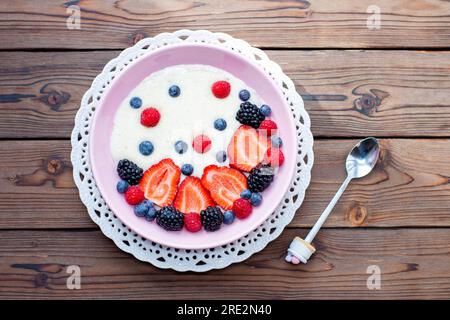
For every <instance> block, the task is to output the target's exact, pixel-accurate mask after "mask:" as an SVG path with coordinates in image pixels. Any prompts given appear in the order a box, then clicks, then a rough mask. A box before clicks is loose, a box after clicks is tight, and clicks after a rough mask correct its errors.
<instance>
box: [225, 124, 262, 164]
mask: <svg viewBox="0 0 450 320" xmlns="http://www.w3.org/2000/svg"><path fill="white" fill-rule="evenodd" d="M269 147H270V139H269V138H268V137H267V135H266V134H265V132H264V130H256V129H254V128H252V127H250V126H246V125H243V126H240V127H239V128H238V129H237V130H236V132H235V133H234V135H233V137H232V138H231V141H230V144H229V145H228V150H227V152H228V157H229V159H230V166H231V167H233V168H236V169H239V170H242V171H246V172H249V171H250V170H252V169H253V168H254V167H256V166H257V165H258V164H259V163H260V162H261V161H262V160H263V159H264V155H265V154H266V151H267V149H269Z"/></svg>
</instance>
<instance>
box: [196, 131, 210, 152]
mask: <svg viewBox="0 0 450 320" xmlns="http://www.w3.org/2000/svg"><path fill="white" fill-rule="evenodd" d="M192 148H194V150H195V151H197V152H198V153H205V152H207V151H208V150H209V149H211V139H209V138H208V137H207V136H205V135H204V134H201V135H198V136H196V137H195V138H194V141H192Z"/></svg>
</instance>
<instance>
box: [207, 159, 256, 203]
mask: <svg viewBox="0 0 450 320" xmlns="http://www.w3.org/2000/svg"><path fill="white" fill-rule="evenodd" d="M202 184H203V186H204V187H205V188H206V189H208V190H209V192H210V194H211V198H212V199H213V200H214V201H215V202H216V203H217V204H218V205H219V206H221V207H222V208H223V209H225V210H229V209H231V207H232V206H233V202H234V200H236V199H239V197H240V194H241V192H242V191H243V190H244V189H247V179H246V177H245V176H244V175H243V174H242V173H241V172H240V171H238V170H236V169H233V168H228V167H218V166H216V165H210V166H207V167H206V168H205V169H204V171H203V176H202Z"/></svg>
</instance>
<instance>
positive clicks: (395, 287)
mask: <svg viewBox="0 0 450 320" xmlns="http://www.w3.org/2000/svg"><path fill="white" fill-rule="evenodd" d="M298 234H300V235H301V236H304V235H305V230H300V229H289V230H286V231H285V232H284V233H283V234H282V235H281V236H280V237H279V238H278V239H277V240H275V241H274V242H273V243H271V244H269V245H268V246H267V247H266V249H264V250H263V251H262V252H260V253H257V254H255V255H254V256H253V257H251V258H250V259H249V260H247V261H245V262H243V263H240V264H235V265H232V266H230V267H228V268H226V269H223V270H214V271H210V272H208V273H206V274H202V275H198V274H195V273H192V272H188V273H176V272H175V271H171V270H159V269H157V268H155V267H153V266H151V265H150V264H147V263H143V262H140V261H138V260H136V259H134V258H133V257H132V256H130V255H128V254H126V253H124V252H122V251H120V250H119V249H117V248H116V247H115V245H114V244H113V242H112V241H110V240H109V239H107V238H106V237H105V236H103V234H101V233H100V232H99V231H81V232H74V231H66V232H60V231H1V232H0V252H1V253H2V259H1V260H0V274H1V279H2V281H0V298H26V299H37V298H45V299H49V298H51V299H55V298H59V299H71V298H83V299H92V298H103V299H105V298H120V299H128V298H129V299H131V298H138V299H194V298H197V299H227V298H228V299H448V298H450V278H449V277H448V266H449V265H450V232H449V230H448V229H400V230H395V229H394V230H392V229H388V230H382V229H367V230H362V229H347V230H344V229H325V230H322V231H321V232H320V233H319V235H318V237H317V238H316V242H315V243H316V246H317V248H318V252H317V253H316V255H315V256H313V257H312V259H311V260H310V262H309V263H308V265H298V266H294V265H290V264H287V263H286V262H284V255H285V250H286V248H287V247H288V245H289V243H290V241H291V240H292V238H293V237H294V236H295V235H298ZM70 265H77V266H79V267H80V268H81V289H80V290H68V289H67V287H66V282H67V278H68V276H69V274H68V273H67V267H68V266H70ZM373 265H376V266H378V267H379V268H380V271H381V289H380V290H369V289H368V288H367V279H368V277H369V274H368V273H367V268H368V267H369V266H373ZM369 270H370V269H369Z"/></svg>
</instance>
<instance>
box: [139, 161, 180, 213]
mask: <svg viewBox="0 0 450 320" xmlns="http://www.w3.org/2000/svg"><path fill="white" fill-rule="evenodd" d="M180 175H181V172H180V168H178V167H177V166H176V165H175V164H174V163H173V161H172V160H171V159H163V160H161V161H160V162H159V163H157V164H155V165H153V166H151V167H150V168H149V169H147V171H145V172H144V175H143V177H142V179H141V182H140V183H139V187H140V188H141V190H142V191H143V192H144V194H145V197H146V198H147V199H149V200H151V201H153V202H154V203H155V204H157V205H158V206H160V207H164V206H168V205H170V204H171V203H172V201H173V199H174V198H175V196H176V194H177V187H178V183H179V182H180Z"/></svg>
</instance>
